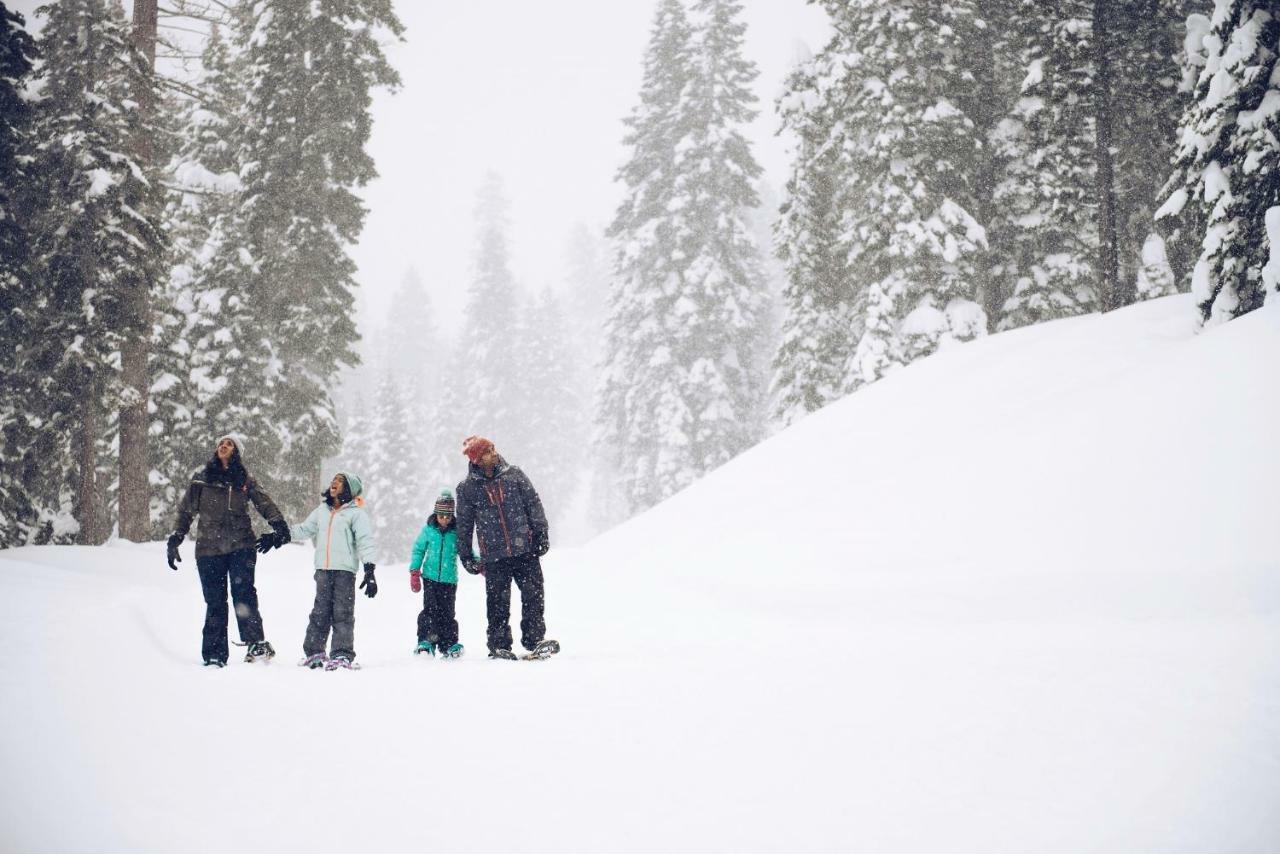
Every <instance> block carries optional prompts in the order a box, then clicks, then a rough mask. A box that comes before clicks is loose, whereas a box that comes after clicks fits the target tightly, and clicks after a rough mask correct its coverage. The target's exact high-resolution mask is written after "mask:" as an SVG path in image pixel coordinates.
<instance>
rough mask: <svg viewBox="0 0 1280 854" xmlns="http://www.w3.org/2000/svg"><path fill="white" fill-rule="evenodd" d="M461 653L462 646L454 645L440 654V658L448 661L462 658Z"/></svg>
mask: <svg viewBox="0 0 1280 854" xmlns="http://www.w3.org/2000/svg"><path fill="white" fill-rule="evenodd" d="M462 651H463V647H462V644H460V643H455V644H454V645H453V646H451V647H449V648H448V649H446V650H444V651H442V652H441V653H440V658H441V659H445V660H448V659H450V658H462Z"/></svg>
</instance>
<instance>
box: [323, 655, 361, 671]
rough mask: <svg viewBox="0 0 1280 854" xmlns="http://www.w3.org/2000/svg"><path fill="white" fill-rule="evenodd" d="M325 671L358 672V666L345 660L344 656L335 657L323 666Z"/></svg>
mask: <svg viewBox="0 0 1280 854" xmlns="http://www.w3.org/2000/svg"><path fill="white" fill-rule="evenodd" d="M324 669H325V670H359V669H360V665H358V664H356V663H355V662H353V661H352V660H351V659H349V658H347V657H346V656H345V655H335V656H334V657H333V658H331V659H329V661H328V662H327V663H326V664H325V666H324Z"/></svg>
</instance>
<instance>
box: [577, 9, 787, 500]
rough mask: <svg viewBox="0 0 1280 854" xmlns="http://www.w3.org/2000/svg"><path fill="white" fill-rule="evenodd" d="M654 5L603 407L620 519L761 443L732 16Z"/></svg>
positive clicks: (759, 296)
mask: <svg viewBox="0 0 1280 854" xmlns="http://www.w3.org/2000/svg"><path fill="white" fill-rule="evenodd" d="M694 10H695V12H696V14H697V27H696V30H692V31H691V27H690V24H689V21H688V20H687V19H686V17H685V15H684V11H683V9H682V8H681V7H680V5H679V4H678V3H672V2H664V3H660V4H659V7H658V14H657V18H656V21H655V24H654V28H653V31H652V33H651V37H650V42H649V48H648V52H647V54H646V58H645V74H644V80H643V84H642V87H641V93H640V105H639V106H638V107H637V109H636V111H635V112H634V113H633V115H632V116H631V118H630V119H629V120H628V127H629V129H630V132H629V134H628V136H627V138H626V142H627V144H628V145H630V146H631V148H632V155H631V158H630V159H629V161H628V163H627V164H626V165H625V166H624V167H623V169H622V170H621V172H620V174H619V177H620V178H621V179H622V180H623V181H624V182H625V183H626V185H627V190H628V192H627V196H626V198H625V200H624V201H623V203H622V205H621V206H620V207H619V209H618V212H617V215H616V216H615V218H614V223H613V225H612V226H611V229H610V235H611V236H612V237H614V239H615V240H617V241H618V243H619V244H620V246H621V250H620V252H619V255H618V259H617V262H616V264H615V281H614V287H613V293H612V295H611V301H610V319H609V328H608V332H607V341H608V343H607V346H606V370H605V374H604V378H603V390H602V394H601V403H600V406H599V413H600V414H599V416H598V418H599V423H600V426H601V428H602V429H601V440H602V446H603V447H605V448H607V449H608V450H609V451H610V452H611V454H613V455H614V459H613V461H612V468H613V470H614V471H615V472H617V474H618V476H619V480H620V484H621V489H622V491H623V494H624V495H625V496H626V497H627V499H628V501H629V503H630V509H632V510H639V509H643V508H644V507H647V506H649V505H651V504H653V503H655V502H657V501H659V500H661V499H662V498H665V497H667V496H669V495H671V494H672V493H674V492H675V491H677V490H679V489H681V488H683V487H684V486H687V485H688V484H689V483H691V482H692V481H693V480H695V479H696V478H698V477H700V476H701V475H703V474H705V473H706V472H708V471H710V470H712V469H714V468H716V467H717V466H719V465H721V464H723V463H724V462H726V461H728V460H729V459H731V458H732V457H733V456H734V455H736V454H738V453H740V452H741V451H743V450H745V449H746V448H748V447H750V445H751V444H752V443H753V442H754V441H756V440H757V439H758V438H759V436H760V434H761V432H762V427H761V422H762V412H761V410H760V406H761V401H762V398H763V393H762V389H763V382H762V379H761V377H759V376H758V375H757V373H756V372H755V371H754V370H752V369H753V368H754V367H755V365H756V356H755V353H756V351H758V349H759V347H760V343H761V339H762V335H763V332H764V322H765V316H764V311H763V301H764V280H763V276H762V275H761V272H760V268H759V257H758V254H757V249H756V247H755V245H754V243H753V242H752V239H751V230H750V225H749V222H748V216H749V212H750V210H751V209H752V208H753V207H755V206H756V205H757V204H758V199H757V197H756V194H755V190H754V187H753V181H754V180H755V178H756V177H757V176H758V175H759V174H760V167H759V166H758V165H757V164H756V162H755V160H754V158H753V157H752V154H751V151H750V147H749V146H748V144H747V142H746V139H745V137H744V136H743V134H742V132H741V128H742V126H743V125H745V124H746V123H747V122H749V121H750V120H751V118H752V117H753V116H754V115H755V113H754V110H753V108H752V104H753V102H754V95H753V94H752V93H751V90H750V88H749V84H750V83H751V81H752V80H753V79H754V78H755V76H756V70H755V67H754V65H753V64H752V63H750V62H748V61H746V60H745V59H744V58H743V57H742V39H743V35H744V32H745V26H744V25H743V24H742V23H741V22H740V21H739V20H738V18H739V15H740V13H741V7H740V5H739V4H738V3H736V2H732V0H704V2H699V3H697V4H696V5H695V7H694Z"/></svg>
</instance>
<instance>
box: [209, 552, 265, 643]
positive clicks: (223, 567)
mask: <svg viewBox="0 0 1280 854" xmlns="http://www.w3.org/2000/svg"><path fill="white" fill-rule="evenodd" d="M257 562H258V556H257V554H255V553H254V550H253V549H241V550H239V551H234V552H230V553H229V554H224V555H206V556H205V557H198V558H196V570H197V571H198V572H199V573H200V589H201V591H202V592H203V593H204V605H205V611H204V640H203V642H202V643H201V645H200V652H201V654H203V655H204V657H205V660H209V659H216V660H218V661H226V660H227V617H228V613H227V582H228V581H230V583H231V601H232V603H233V604H234V605H235V607H236V623H237V624H238V626H239V628H240V640H241V641H243V642H244V643H257V642H258V641H260V640H262V639H263V634H262V615H261V614H259V613H258V591H257V589H256V588H255V587H254V586H253V571H254V567H255V565H256V564H257Z"/></svg>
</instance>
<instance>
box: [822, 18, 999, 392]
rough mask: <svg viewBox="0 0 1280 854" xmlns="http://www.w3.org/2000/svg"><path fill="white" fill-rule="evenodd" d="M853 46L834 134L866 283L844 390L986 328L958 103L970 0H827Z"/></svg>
mask: <svg viewBox="0 0 1280 854" xmlns="http://www.w3.org/2000/svg"><path fill="white" fill-rule="evenodd" d="M824 6H825V7H826V8H827V9H828V11H829V12H830V13H831V14H832V20H833V23H834V24H835V25H836V27H837V29H838V30H839V31H841V32H842V33H843V34H844V37H845V38H846V40H847V43H848V46H849V50H850V52H849V54H848V55H847V56H846V57H845V62H846V67H847V68H848V69H849V74H848V75H846V77H845V78H844V79H843V85H844V89H845V91H844V93H843V94H844V96H845V98H846V101H845V106H844V109H843V118H844V123H845V124H844V128H845V130H844V132H843V133H842V135H841V140H840V142H841V145H842V148H843V156H844V158H845V159H846V161H847V165H846V170H845V175H847V176H848V178H849V181H850V185H849V186H848V187H847V188H846V192H847V193H848V198H849V200H850V204H849V206H848V207H846V208H845V210H844V214H843V216H844V219H843V228H844V232H845V237H844V240H845V242H846V243H847V244H848V245H849V247H850V252H849V260H850V263H851V265H852V266H853V267H854V268H855V269H856V271H857V273H856V275H858V276H859V277H860V278H865V279H866V280H867V282H868V286H867V292H866V311H865V315H864V316H865V326H864V330H863V333H862V336H861V338H860V339H859V341H858V345H857V348H856V349H855V351H854V354H853V356H852V358H851V359H850V363H849V366H848V369H847V375H846V383H847V388H848V390H850V391H852V390H856V389H858V388H860V387H862V386H864V385H866V384H868V383H871V382H875V381H876V380H877V379H879V378H881V377H882V376H884V375H885V374H886V373H888V372H889V371H891V370H893V369H894V368H896V367H898V366H901V365H905V364H907V363H909V362H911V361H913V360H915V359H917V358H920V357H922V356H926V355H928V354H930V353H932V352H933V351H934V350H936V349H937V348H938V347H939V346H941V345H943V344H944V343H946V342H947V341H951V340H967V339H970V338H974V337H977V336H980V335H984V334H985V333H986V327H987V319H986V316H985V313H984V312H983V310H982V307H981V306H980V305H979V304H978V303H977V302H975V301H974V297H975V296H976V295H977V291H978V285H979V270H978V268H977V263H978V261H979V259H980V257H981V253H982V252H983V251H984V250H985V247H986V242H987V239H986V232H985V229H984V227H983V225H982V223H980V222H978V221H977V220H976V219H975V218H974V216H973V213H972V212H971V210H970V208H972V207H973V204H974V198H975V193H974V188H973V186H972V180H973V177H974V175H976V174H977V170H976V169H975V168H974V162H975V158H976V157H977V156H978V154H979V153H981V151H982V147H983V145H984V142H985V140H983V139H982V138H981V136H980V134H979V132H978V129H977V127H976V125H975V124H974V122H973V121H972V120H971V119H970V118H969V117H968V116H966V115H965V114H964V113H963V112H962V111H961V110H960V109H959V108H958V107H957V105H956V101H955V98H954V96H955V93H957V92H960V91H963V90H964V88H965V86H966V85H971V83H970V81H969V75H970V69H969V68H967V66H966V63H967V54H966V51H968V50H969V48H970V47H971V46H972V45H973V44H974V41H975V36H974V32H973V31H974V28H975V27H977V26H979V25H980V23H983V22H982V19H981V17H980V16H979V14H978V10H977V8H976V5H975V3H973V2H970V1H969V0H966V2H956V3H947V4H937V3H932V2H923V0H920V1H919V2H906V3H898V4H892V5H885V4H882V3H879V2H874V0H829V2H827V3H824Z"/></svg>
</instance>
